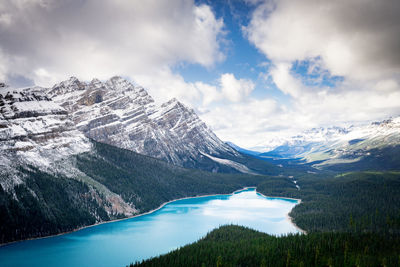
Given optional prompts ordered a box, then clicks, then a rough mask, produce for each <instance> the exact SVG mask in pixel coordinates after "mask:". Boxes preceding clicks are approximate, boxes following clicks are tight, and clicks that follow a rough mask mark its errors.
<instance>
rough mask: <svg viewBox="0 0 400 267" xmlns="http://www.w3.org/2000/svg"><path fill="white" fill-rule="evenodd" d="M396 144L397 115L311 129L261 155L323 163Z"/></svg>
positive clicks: (356, 157)
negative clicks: (351, 124) (340, 125)
mask: <svg viewBox="0 0 400 267" xmlns="http://www.w3.org/2000/svg"><path fill="white" fill-rule="evenodd" d="M396 145H400V117H396V118H392V119H388V120H384V121H381V122H373V123H370V124H366V125H357V126H354V125H353V126H350V127H346V128H341V127H330V128H318V129H311V130H309V131H305V132H303V133H302V134H300V135H297V136H293V137H291V138H290V139H288V140H286V141H285V142H284V143H283V144H282V145H280V146H278V147H276V148H275V149H273V150H272V151H269V152H267V153H263V154H262V155H263V156H272V157H274V156H280V157H288V158H304V159H305V160H306V161H307V162H314V161H323V162H322V163H320V164H319V165H326V164H336V163H351V162H355V161H358V160H360V159H361V158H362V157H364V156H366V155H368V153H369V152H368V151H369V150H371V149H381V148H384V147H389V146H396Z"/></svg>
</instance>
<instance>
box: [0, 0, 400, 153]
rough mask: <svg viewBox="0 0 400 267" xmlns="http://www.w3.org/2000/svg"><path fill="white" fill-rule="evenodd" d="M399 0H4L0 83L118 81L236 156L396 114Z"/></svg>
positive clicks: (399, 105) (399, 98)
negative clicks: (183, 116) (171, 108)
mask: <svg viewBox="0 0 400 267" xmlns="http://www.w3.org/2000/svg"><path fill="white" fill-rule="evenodd" d="M399 14H400V1H398V0H379V1H377V0H335V1H328V0H327V1H320V0H296V1H291V0H265V1H262V0H231V1H228V0H214V1H211V0H208V1H207V0H201V1H193V0H146V1H141V0H112V1H111V0H1V1H0V81H5V82H6V83H8V84H9V85H11V86H14V87H22V86H30V85H33V84H36V85H40V86H52V85H53V84H55V83H56V82H59V81H62V80H65V79H67V78H68V77H70V76H76V77H78V78H79V79H82V80H87V81H90V80H91V79H92V78H94V77H96V78H99V79H104V80H106V79H108V78H110V77H111V76H114V75H120V76H123V77H126V78H127V79H129V80H131V81H134V82H136V83H138V84H141V85H142V86H144V87H146V88H147V89H148V91H149V93H150V94H151V95H152V96H153V97H154V98H155V99H156V100H157V101H158V102H160V103H161V102H162V101H166V100H168V99H170V98H172V97H177V98H178V99H180V100H181V101H182V102H184V103H186V104H187V105H189V106H191V107H193V108H194V109H195V110H196V111H197V112H198V114H199V115H200V117H201V118H202V119H203V120H204V121H205V122H206V123H207V124H208V125H209V126H210V127H211V128H212V129H213V130H214V131H215V132H216V134H217V135H218V136H219V137H220V138H221V139H223V140H226V141H228V140H229V141H232V142H234V143H236V144H238V145H240V146H243V147H247V148H250V147H256V146H262V145H265V144H268V142H269V140H271V139H273V138H276V137H278V138H279V137H282V136H287V135H291V134H295V133H297V132H299V131H302V130H305V129H308V128H312V127H319V126H329V125H345V124H349V123H358V122H365V121H372V120H380V119H385V118H388V117H390V116H398V115H400V16H399Z"/></svg>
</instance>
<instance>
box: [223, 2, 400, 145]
mask: <svg viewBox="0 0 400 267" xmlns="http://www.w3.org/2000/svg"><path fill="white" fill-rule="evenodd" d="M252 4H254V5H255V9H254V13H253V14H252V16H251V20H250V23H249V25H248V26H247V27H244V33H245V35H246V37H247V38H248V39H249V41H250V42H252V43H253V44H254V45H255V46H256V47H257V48H258V49H259V50H260V51H261V52H262V53H263V54H265V56H266V57H267V58H268V59H270V60H271V65H270V66H269V67H268V71H267V73H265V74H264V76H265V77H270V78H271V80H272V81H273V82H274V83H275V84H276V86H277V87H278V88H279V89H280V90H281V91H282V92H283V93H284V94H286V95H287V96H288V97H289V100H288V101H289V102H288V103H287V107H284V106H279V108H276V109H274V110H273V111H272V112H271V113H266V114H263V115H259V116H258V115H257V114H254V116H255V117H257V118H258V119H261V117H260V116H268V118H269V120H268V122H266V123H267V124H268V125H269V127H262V126H260V125H258V126H257V124H254V122H255V120H251V119H250V121H251V122H252V124H253V125H256V126H255V127H256V129H253V132H254V133H255V136H259V138H257V137H254V138H252V139H253V142H250V141H246V140H244V139H242V140H238V144H242V145H245V146H246V145H247V146H250V147H251V146H256V145H257V144H260V143H262V141H261V140H262V138H263V137H262V136H260V135H259V134H258V133H259V132H260V131H262V132H263V134H264V140H265V143H267V142H268V139H273V138H275V137H277V136H278V137H279V136H280V135H288V134H290V133H293V134H294V133H296V132H299V131H302V130H305V129H308V128H311V127H319V126H330V125H343V124H344V123H348V122H361V121H371V120H379V119H384V118H388V117H389V116H392V115H394V116H396V115H399V114H400V54H399V47H400V17H399V16H398V13H399V12H400V2H398V1H390V0H388V1H372V0H366V1H362V0H351V1H348V0H339V1H318V0H299V1H290V0H279V1H275V0H265V1H255V2H254V3H252ZM299 62H308V63H309V65H308V67H307V69H306V72H307V75H313V76H317V78H313V79H315V80H314V81H311V80H309V79H310V78H307V77H306V76H304V75H302V74H296V73H295V72H294V70H293V69H292V67H293V66H294V65H295V64H298V63H299ZM332 76H340V77H342V80H341V81H340V82H338V83H336V82H335V84H334V85H327V84H324V83H323V78H326V77H328V78H329V77H332ZM255 110H256V109H255ZM247 119H249V118H247ZM243 127H245V126H244V125H242V128H243ZM225 129H226V130H227V129H228V127H225ZM274 129H279V132H274ZM218 131H220V133H221V134H220V135H221V136H224V135H226V136H229V133H228V131H225V130H222V129H221V130H217V133H219V132H218ZM241 136H245V135H244V134H242V135H241ZM257 141H258V143H257ZM250 143H252V144H250Z"/></svg>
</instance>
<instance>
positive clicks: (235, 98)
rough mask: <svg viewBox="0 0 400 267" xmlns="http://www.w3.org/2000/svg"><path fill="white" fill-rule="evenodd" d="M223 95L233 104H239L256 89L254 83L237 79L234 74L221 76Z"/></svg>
mask: <svg viewBox="0 0 400 267" xmlns="http://www.w3.org/2000/svg"><path fill="white" fill-rule="evenodd" d="M220 86H221V89H222V94H223V95H224V96H225V97H226V98H227V99H229V100H230V101H232V102H239V101H241V100H242V99H243V98H245V97H247V96H248V95H249V94H250V93H251V91H253V89H254V83H253V82H252V81H251V80H247V79H239V80H238V79H236V78H235V76H234V75H233V74H232V73H225V74H223V75H221V78H220Z"/></svg>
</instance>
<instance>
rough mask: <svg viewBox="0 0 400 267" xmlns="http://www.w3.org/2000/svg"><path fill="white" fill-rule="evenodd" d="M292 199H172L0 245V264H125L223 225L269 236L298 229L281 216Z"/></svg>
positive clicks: (242, 195) (241, 195)
mask: <svg viewBox="0 0 400 267" xmlns="http://www.w3.org/2000/svg"><path fill="white" fill-rule="evenodd" d="M296 204H297V201H296V200H290V199H282V198H269V197H264V196H262V195H260V194H258V193H256V191H255V190H254V189H246V190H242V191H239V192H236V193H234V194H232V195H217V196H205V197H196V198H190V199H183V200H177V201H174V202H171V203H168V204H167V205H165V206H164V207H163V208H161V209H159V210H157V211H155V212H153V213H150V214H146V215H143V216H139V217H135V218H131V219H127V220H122V221H117V222H111V223H106V224H101V225H96V226H93V227H89V228H85V229H82V230H79V231H76V232H73V233H68V234H64V235H59V236H54V237H49V238H43V239H36V240H29V241H23V242H18V243H14V244H10V245H6V246H2V247H0V266H2V267H6V266H13V267H15V266H31V267H39V266H40V267H43V266H68V267H71V266H98V267H99V266H120V267H122V266H126V265H128V264H129V263H131V262H135V261H137V260H142V259H147V258H150V257H153V256H157V255H160V254H164V253H167V252H169V251H171V250H173V249H176V248H178V247H180V246H183V245H186V244H189V243H192V242H194V241H196V240H198V239H199V238H201V237H203V236H205V235H206V234H207V232H209V231H211V230H212V229H214V228H216V227H218V226H220V225H225V224H237V225H244V226H247V227H250V228H253V229H256V230H259V231H262V232H266V233H269V234H274V235H281V234H286V233H295V232H298V230H297V229H296V227H295V226H294V225H293V224H292V223H291V222H290V220H289V219H288V217H287V214H288V212H290V210H291V209H292V208H293V207H294V206H295V205H296Z"/></svg>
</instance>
